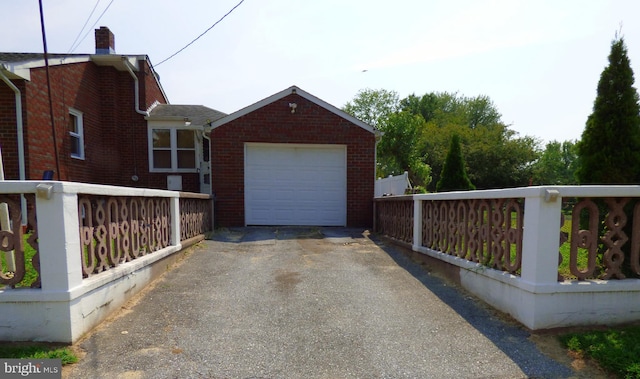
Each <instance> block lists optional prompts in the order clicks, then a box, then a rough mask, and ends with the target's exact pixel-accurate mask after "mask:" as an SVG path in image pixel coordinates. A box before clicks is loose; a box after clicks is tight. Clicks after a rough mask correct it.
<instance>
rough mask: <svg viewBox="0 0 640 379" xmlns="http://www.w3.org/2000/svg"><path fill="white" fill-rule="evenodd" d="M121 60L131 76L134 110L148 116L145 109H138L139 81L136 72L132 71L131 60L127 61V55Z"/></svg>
mask: <svg viewBox="0 0 640 379" xmlns="http://www.w3.org/2000/svg"><path fill="white" fill-rule="evenodd" d="M122 61H123V62H124V66H125V67H126V68H127V71H129V74H131V77H132V78H133V85H134V87H133V91H134V94H135V95H134V96H135V99H134V101H135V110H136V112H137V113H138V114H141V115H143V116H147V117H148V116H149V112H147V111H143V110H141V109H140V83H139V82H138V77H137V76H136V74H135V73H134V72H133V68H134V67H133V65H132V64H131V62H129V59H128V58H127V57H122Z"/></svg>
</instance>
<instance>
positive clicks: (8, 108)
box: [0, 80, 25, 180]
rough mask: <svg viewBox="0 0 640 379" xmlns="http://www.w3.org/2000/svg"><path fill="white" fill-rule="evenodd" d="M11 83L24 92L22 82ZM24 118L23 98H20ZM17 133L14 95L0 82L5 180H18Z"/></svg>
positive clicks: (0, 114) (1, 143)
mask: <svg viewBox="0 0 640 379" xmlns="http://www.w3.org/2000/svg"><path fill="white" fill-rule="evenodd" d="M12 83H13V84H14V85H15V86H16V87H18V89H20V90H21V91H24V81H22V80H12ZM22 106H23V117H24V114H25V113H24V97H23V98H22ZM17 140H18V132H17V128H16V99H15V94H14V92H13V91H12V90H11V88H9V86H7V85H6V84H5V83H4V81H1V80H0V148H2V162H3V165H4V175H5V178H6V179H7V180H17V179H19V178H20V177H19V173H18V144H17Z"/></svg>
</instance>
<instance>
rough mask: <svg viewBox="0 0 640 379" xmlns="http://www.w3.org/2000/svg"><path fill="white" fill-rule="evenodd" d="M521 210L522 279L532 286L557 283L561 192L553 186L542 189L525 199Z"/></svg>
mask: <svg viewBox="0 0 640 379" xmlns="http://www.w3.org/2000/svg"><path fill="white" fill-rule="evenodd" d="M524 209H525V211H524V235H523V237H522V274H521V277H522V280H523V281H525V282H529V283H531V284H534V285H540V284H554V283H557V281H558V254H559V253H558V250H559V244H560V227H561V225H560V216H561V214H560V212H562V198H561V197H560V193H559V192H558V190H556V189H553V188H541V193H540V194H539V195H538V196H533V197H526V198H525V204H524Z"/></svg>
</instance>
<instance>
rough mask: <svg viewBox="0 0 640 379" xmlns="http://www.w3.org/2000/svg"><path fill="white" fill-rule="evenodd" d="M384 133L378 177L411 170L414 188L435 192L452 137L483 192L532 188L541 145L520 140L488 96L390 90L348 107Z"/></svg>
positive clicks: (361, 96) (370, 93)
mask: <svg viewBox="0 0 640 379" xmlns="http://www.w3.org/2000/svg"><path fill="white" fill-rule="evenodd" d="M343 109H344V110H345V111H346V112H348V113H350V114H352V115H353V116H355V117H357V118H359V119H360V120H362V121H365V122H367V123H369V124H371V125H373V126H376V127H377V128H379V129H380V130H382V131H383V132H384V136H383V137H382V139H381V141H380V142H379V143H378V170H377V171H378V176H379V177H383V176H388V175H397V174H401V173H402V172H404V171H408V172H409V178H410V180H411V181H412V182H413V184H414V185H415V186H424V187H425V188H427V189H429V190H431V191H434V190H435V189H436V188H435V187H436V183H437V182H438V181H439V180H440V175H441V173H442V169H443V167H444V163H445V158H446V155H447V152H448V151H449V147H450V143H451V140H452V137H453V135H458V136H459V142H460V146H461V149H463V150H464V151H465V155H466V157H467V165H466V168H467V169H468V171H467V174H468V178H469V179H470V180H471V182H473V183H474V184H475V185H476V186H477V187H478V188H482V189H484V188H501V187H515V186H522V185H527V184H528V183H529V181H530V179H531V176H532V164H533V162H534V161H535V160H536V159H537V158H538V148H537V144H538V141H537V140H535V139H534V138H532V137H526V136H525V137H520V136H519V135H518V134H517V133H516V132H515V131H513V130H511V129H509V127H508V126H507V125H505V124H504V123H503V122H502V121H501V115H500V112H499V111H498V110H497V108H496V106H495V104H493V102H492V101H491V99H489V97H487V96H477V97H465V96H460V95H458V94H457V93H448V92H441V93H436V92H431V93H426V94H425V95H423V96H417V95H415V94H412V95H409V96H407V97H406V98H404V99H401V100H400V99H399V98H398V95H397V93H395V92H393V91H386V90H369V89H367V90H362V91H360V92H358V94H357V95H356V96H355V98H354V99H353V100H352V101H350V102H348V103H347V104H346V105H345V107H344V108H343Z"/></svg>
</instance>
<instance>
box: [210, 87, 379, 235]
mask: <svg viewBox="0 0 640 379" xmlns="http://www.w3.org/2000/svg"><path fill="white" fill-rule="evenodd" d="M289 103H297V105H298V106H297V109H296V113H295V114H291V110H290V108H289V106H288V104H289ZM245 142H266V143H296V144H305V143H308V144H344V145H347V226H352V227H367V226H371V224H372V221H373V201H372V199H373V191H374V179H375V172H374V169H375V167H374V160H375V136H374V135H373V133H371V132H369V131H367V130H364V129H362V128H360V127H359V126H357V125H354V124H352V123H351V122H349V121H347V120H345V119H343V118H341V117H339V116H337V115H336V114H334V113H332V112H329V111H328V110H326V109H324V108H322V107H320V106H319V105H317V104H315V103H313V102H310V101H308V100H306V99H304V98H303V97H301V96H299V95H294V94H292V95H289V96H286V97H284V98H282V99H280V100H277V101H275V102H273V103H271V104H268V105H266V106H264V107H262V108H260V109H257V110H255V111H253V112H251V113H249V114H247V115H245V116H242V117H240V118H238V119H236V120H233V121H231V122H229V123H227V124H225V125H222V126H220V127H218V128H216V129H214V130H213V131H212V132H211V154H212V156H211V175H212V189H213V192H214V193H215V194H216V198H217V202H216V215H215V217H216V224H217V225H221V226H243V225H244V143H245Z"/></svg>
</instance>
